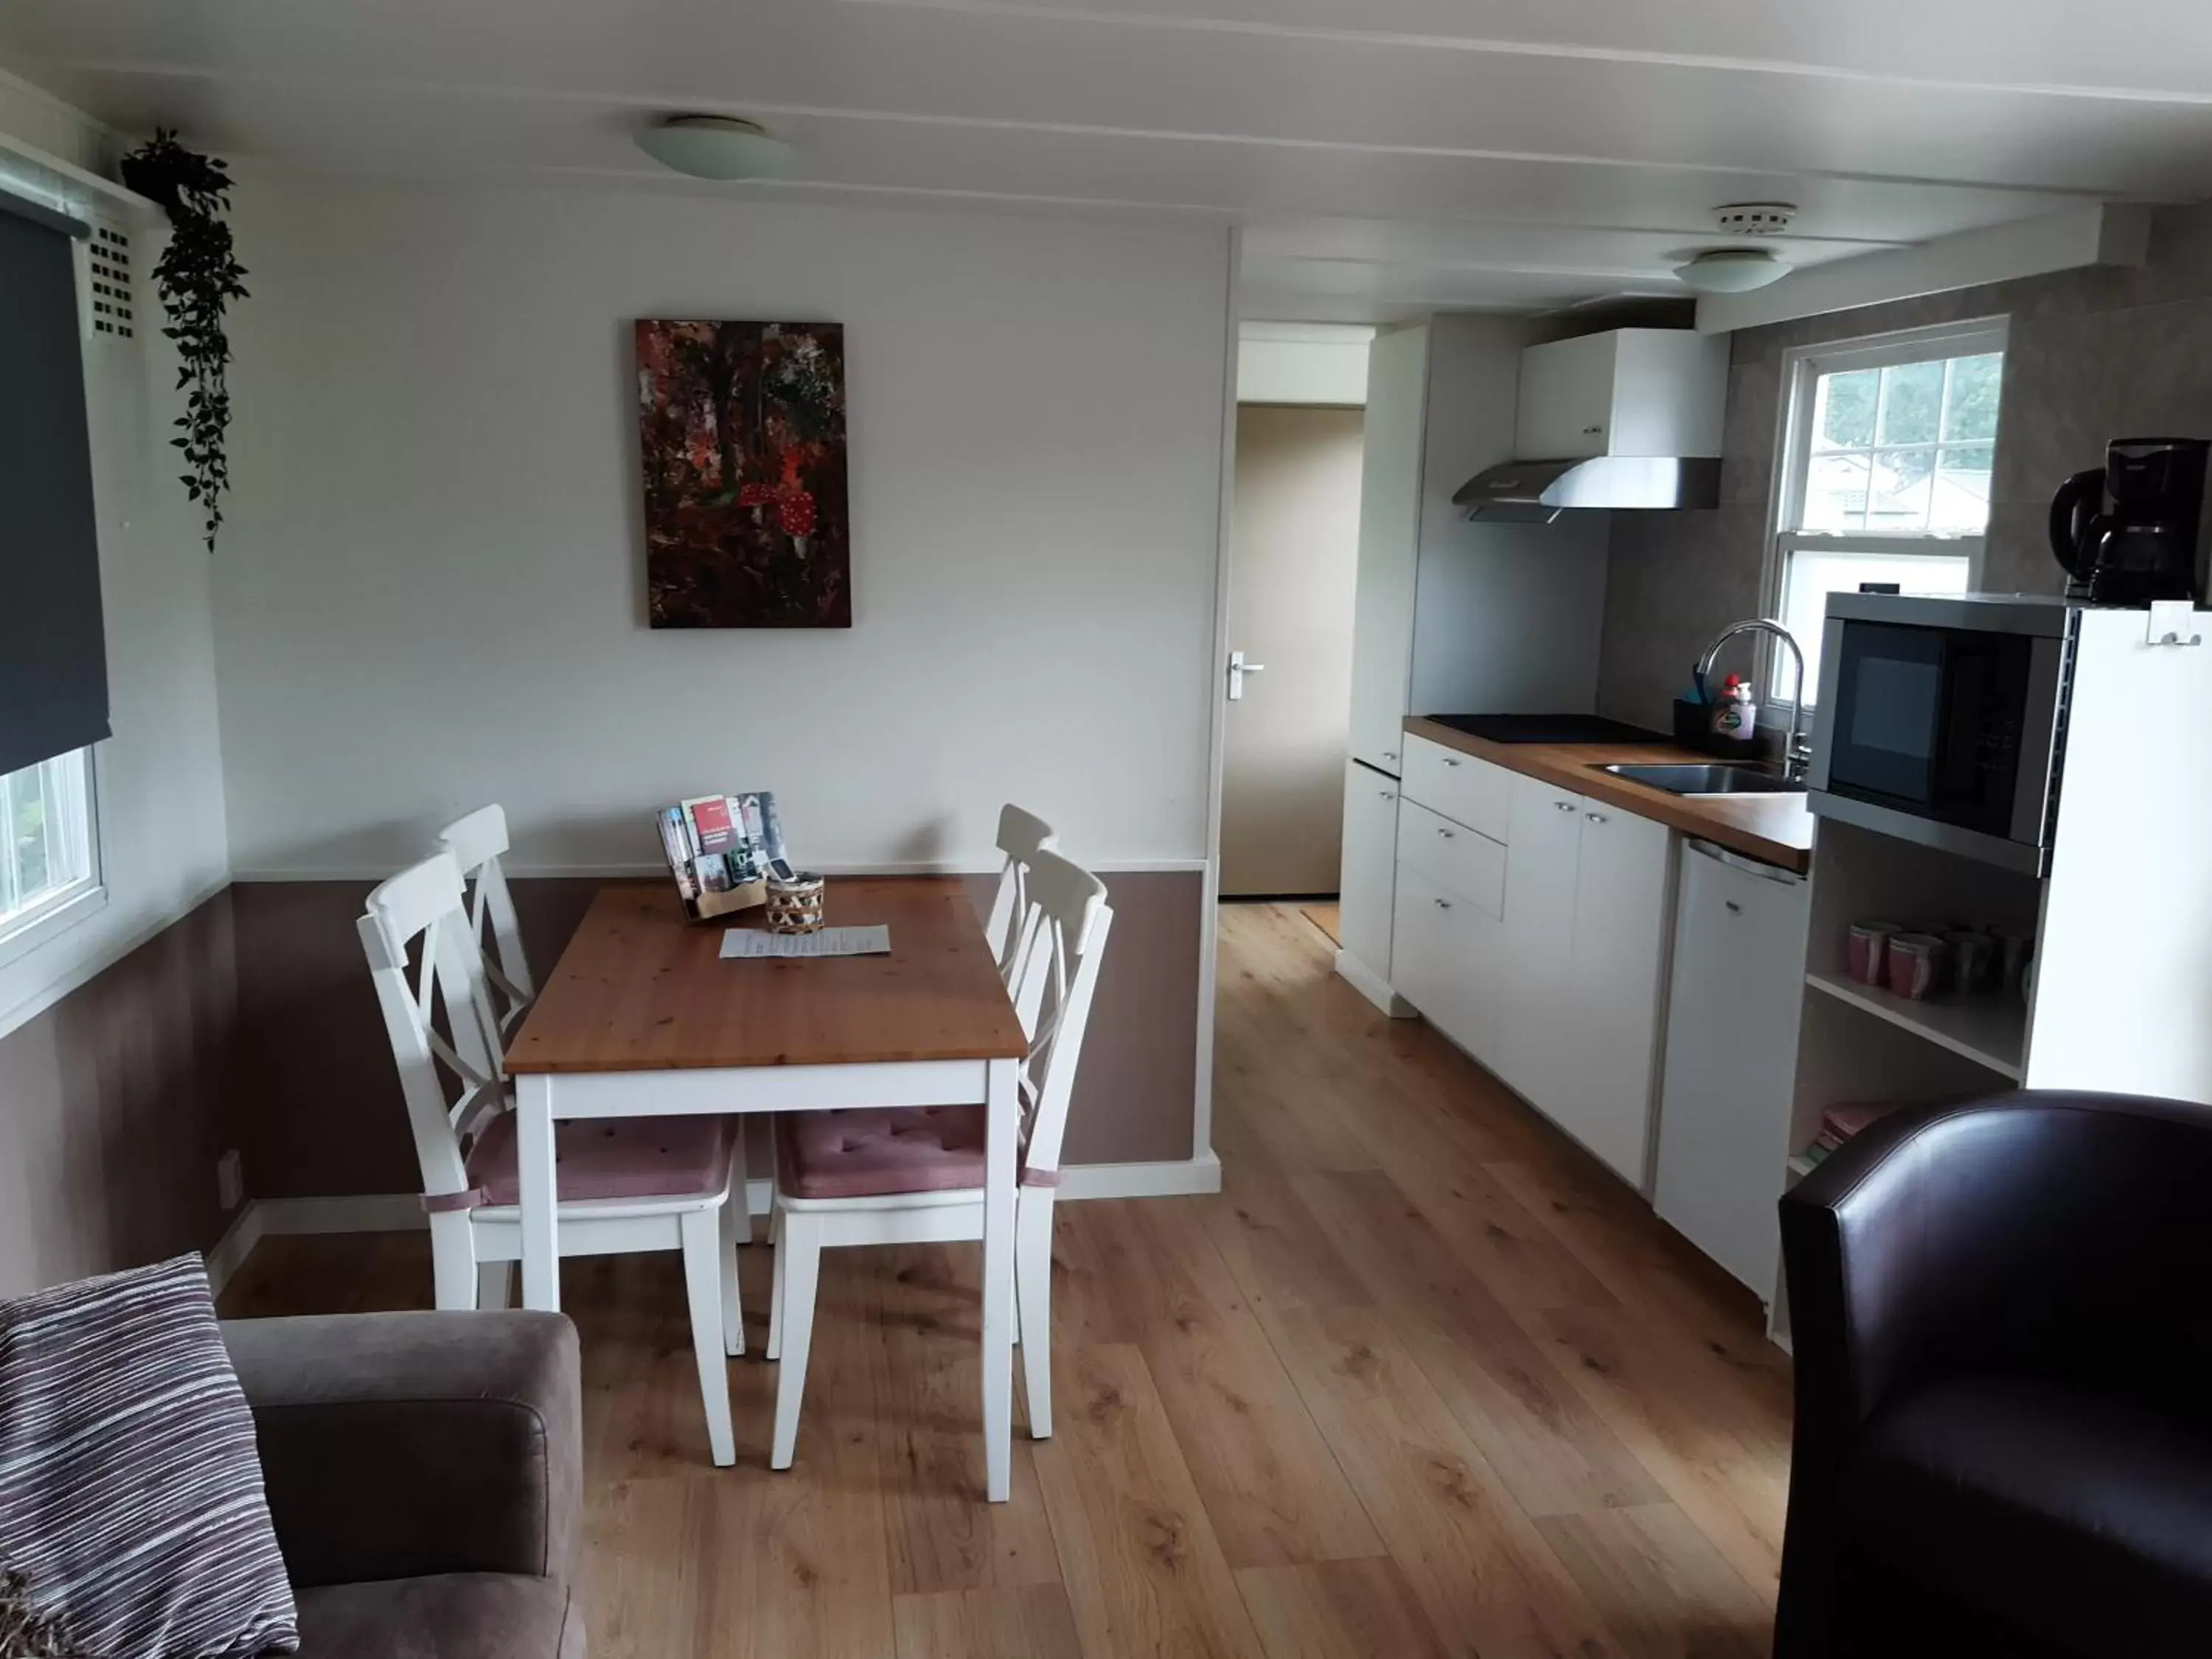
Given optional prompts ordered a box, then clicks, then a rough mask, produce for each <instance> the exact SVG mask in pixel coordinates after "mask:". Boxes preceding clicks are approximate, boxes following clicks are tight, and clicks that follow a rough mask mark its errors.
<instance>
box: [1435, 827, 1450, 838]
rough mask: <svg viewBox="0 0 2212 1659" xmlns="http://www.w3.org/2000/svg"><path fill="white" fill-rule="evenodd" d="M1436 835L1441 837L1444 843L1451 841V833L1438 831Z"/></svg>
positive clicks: (1443, 830)
mask: <svg viewBox="0 0 2212 1659" xmlns="http://www.w3.org/2000/svg"><path fill="white" fill-rule="evenodd" d="M1437 834H1438V835H1440V836H1443V838H1444V839H1445V840H1446V841H1449V840H1451V839H1452V832H1451V831H1450V830H1449V829H1439V830H1437Z"/></svg>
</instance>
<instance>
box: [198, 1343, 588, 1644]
mask: <svg viewBox="0 0 2212 1659" xmlns="http://www.w3.org/2000/svg"><path fill="white" fill-rule="evenodd" d="M222 1334H223V1340H224V1342H225V1343H226V1344H227V1345H228V1347H229V1349H230V1357H231V1362H232V1364H234V1365H235V1366H236V1367H237V1370H238V1377H239V1381H240V1383H242V1384H243V1385H244V1387H245V1389H246V1400H247V1401H248V1402H249V1403H250V1404H251V1405H252V1407H253V1423H254V1433H255V1436H256V1438H257V1439H258V1443H259V1446H260V1451H261V1467H262V1474H263V1478H264V1480H265V1481H266V1483H267V1486H268V1492H269V1507H270V1512H271V1514H272V1515H273V1516H274V1517H275V1520H276V1540H277V1542H278V1543H279V1544H280V1545H281V1546H282V1547H283V1552H284V1565H285V1567H286V1570H287V1571H289V1574H290V1576H291V1579H292V1587H293V1590H294V1593H295V1595H296V1596H297V1598H298V1601H299V1607H300V1633H301V1644H300V1659H369V1656H375V1659H394V1656H398V1659H579V1656H581V1655H582V1654H583V1652H584V1616H583V1609H582V1607H581V1606H580V1604H579V1602H578V1600H577V1597H576V1594H575V1566H576V1550H577V1541H578V1529H579V1521H580V1512H581V1490H580V1487H581V1479H582V1471H581V1448H580V1437H579V1428H578V1422H577V1418H578V1413H579V1409H580V1401H581V1396H580V1386H579V1382H578V1373H577V1362H576V1333H575V1330H574V1327H572V1326H571V1325H570V1324H569V1323H568V1321H567V1320H566V1319H564V1318H562V1316H560V1315H558V1314H539V1313H385V1314H355V1315H346V1316H337V1317H331V1318H313V1319H252V1320H236V1321H231V1322H227V1323H226V1324H225V1325H224V1326H223V1328H222Z"/></svg>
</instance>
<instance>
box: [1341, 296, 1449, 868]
mask: <svg viewBox="0 0 2212 1659" xmlns="http://www.w3.org/2000/svg"><path fill="white" fill-rule="evenodd" d="M1367 362H1368V366H1367V425H1366V435H1365V437H1364V443H1363V459H1362V461H1361V465H1360V477H1359V562H1358V575H1357V577H1356V579H1355V586H1354V590H1353V599H1352V735H1351V743H1352V758H1353V759H1355V760H1361V761H1364V762H1366V763H1367V764H1368V765H1370V766H1371V767H1374V768H1375V769H1377V770H1378V771H1383V772H1388V773H1389V774H1390V775H1392V776H1393V777H1395V776H1396V775H1398V772H1399V766H1400V761H1401V757H1402V754H1403V751H1404V749H1405V741H1404V738H1405V732H1404V725H1405V719H1406V714H1407V698H1408V696H1410V695H1411V687H1412V683H1413V586H1414V575H1415V573H1416V571H1417V569H1418V568H1419V562H1420V542H1421V478H1422V471H1423V440H1424V435H1425V429H1426V425H1427V418H1428V415H1427V401H1428V390H1429V331H1428V329H1427V328H1426V327H1425V326H1424V327H1417V328H1407V329H1400V330H1397V331H1395V332H1393V333H1389V334H1383V335H1379V336H1377V337H1376V340H1375V343H1374V344H1373V345H1372V347H1370V349H1369V352H1368V360H1367ZM1347 833H1348V831H1347Z"/></svg>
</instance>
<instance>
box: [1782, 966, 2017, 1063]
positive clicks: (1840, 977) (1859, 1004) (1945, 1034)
mask: <svg viewBox="0 0 2212 1659" xmlns="http://www.w3.org/2000/svg"><path fill="white" fill-rule="evenodd" d="M1805 983H1806V984H1808V985H1809V986H1811V987H1813V988H1814V990H1816V991H1825V992H1826V993H1827V994H1828V995H1830V996H1832V997H1833V998H1835V999H1836V1000H1838V1001H1839V1002H1848V1003H1849V1004H1850V1005H1851V1006H1853V1007H1854V1008H1863V1009H1864V1010H1865V1011H1866V1012H1868V1013H1869V1014H1872V1015H1873V1016H1874V1017H1875V1018H1876V1019H1881V1020H1887V1021H1888V1022H1889V1024H1892V1025H1895V1026H1898V1027H1900V1028H1901V1029H1903V1030H1907V1031H1913V1032H1917V1033H1918V1034H1919V1035H1920V1036H1924V1037H1926V1038H1927V1039H1928V1040H1929V1042H1934V1043H1937V1044H1940V1045H1941V1046H1942V1047H1943V1048H1948V1049H1949V1050H1950V1051H1951V1052H1952V1053H1953V1054H1962V1055H1964V1056H1965V1057H1966V1059H1968V1060H1972V1061H1973V1062H1974V1063H1975V1064H1976V1065H1978V1066H1988V1067H1989V1069H1990V1070H1991V1071H1992V1072H1995V1073H1997V1074H1998V1075H1999V1076H2001V1077H2006V1078H2009V1079H2012V1080H2013V1081H2014V1082H2015V1083H2017V1082H2019V1081H2020V1080H2021V1075H2022V1070H2023V1068H2022V1066H2021V1056H2022V1054H2024V1053H2025V1052H2026V1044H2027V1004H2026V1003H2024V1002H2020V1001H2016V1000H2014V999H2013V998H2011V997H2009V996H2008V995H2005V994H2002V993H1989V994H1983V995H1979V996H1972V997H1960V998H1958V999H1957V1000H1951V1001H1940V1000H1939V1001H1930V1002H1915V1001H1913V1000H1911V998H1909V997H1901V996H1899V995H1897V994H1894V993H1893V992H1889V991H1885V990H1882V989H1881V987H1878V986H1874V985H1863V984H1861V983H1860V982H1859V981H1857V980H1855V979H1852V978H1850V976H1849V975H1844V974H1838V973H1832V972H1829V971H1827V970H1826V969H1817V968H1816V969H1811V970H1810V971H1808V973H1807V974H1806V975H1805Z"/></svg>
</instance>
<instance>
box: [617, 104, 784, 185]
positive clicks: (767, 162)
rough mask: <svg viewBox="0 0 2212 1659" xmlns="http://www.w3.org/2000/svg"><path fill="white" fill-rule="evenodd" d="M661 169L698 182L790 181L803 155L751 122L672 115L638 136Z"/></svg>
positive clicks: (714, 117) (722, 116)
mask: <svg viewBox="0 0 2212 1659" xmlns="http://www.w3.org/2000/svg"><path fill="white" fill-rule="evenodd" d="M637 142H638V147H639V148H640V149H642V150H644V151H645V153H646V154H647V155H650V156H651V157H653V160H654V161H658V162H659V163H660V164H661V165H662V166H663V167H673V168H675V169H676V171H677V172H678V173H690V175H691V177H693V178H694V179H788V178H790V177H791V176H792V175H793V174H794V173H797V172H798V171H799V152H798V151H797V150H795V149H793V148H792V147H791V146H790V145H789V144H787V143H784V142H783V140H782V139H781V138H772V137H769V135H768V133H767V132H766V131H763V129H762V128H761V127H760V126H758V125H756V124H755V123H753V122H750V121H740V120H738V118H736V117H734V116H729V115H671V116H670V117H668V118H667V119H665V120H664V121H661V122H659V123H658V124H657V125H653V126H650V127H647V129H646V130H645V131H643V132H641V133H640V134H638V136H637Z"/></svg>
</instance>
